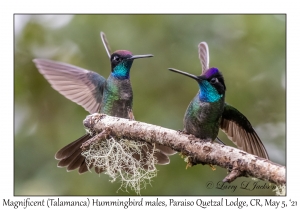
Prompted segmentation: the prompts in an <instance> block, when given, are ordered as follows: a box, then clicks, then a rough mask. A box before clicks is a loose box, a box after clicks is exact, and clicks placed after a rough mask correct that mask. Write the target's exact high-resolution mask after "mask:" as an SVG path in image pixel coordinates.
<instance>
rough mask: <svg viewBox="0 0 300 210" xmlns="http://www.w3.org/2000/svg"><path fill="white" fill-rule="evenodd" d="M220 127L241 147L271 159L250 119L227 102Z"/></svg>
mask: <svg viewBox="0 0 300 210" xmlns="http://www.w3.org/2000/svg"><path fill="white" fill-rule="evenodd" d="M220 127H221V129H222V130H223V131H224V132H225V133H226V134H227V136H228V138H229V139H231V140H232V141H233V143H234V144H236V145H237V147H238V148H239V149H242V150H244V151H246V152H248V153H251V154H254V155H257V156H259V157H262V158H266V159H269V156H268V153H267V150H266V148H265V147H264V145H263V143H262V142H261V140H260V138H259V137H258V135H257V133H256V132H255V130H254V129H253V127H252V125H251V124H250V122H249V121H248V119H247V118H246V117H245V116H244V115H243V114H242V113H240V112H239V111H238V110H237V109H235V108H234V107H232V106H230V105H228V104H226V103H225V106H224V112H223V115H222V119H221V123H220Z"/></svg>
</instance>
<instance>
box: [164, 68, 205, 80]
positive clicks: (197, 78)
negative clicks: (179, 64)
mask: <svg viewBox="0 0 300 210" xmlns="http://www.w3.org/2000/svg"><path fill="white" fill-rule="evenodd" d="M168 69H169V70H170V71H173V72H175V73H179V74H182V75H185V76H188V77H190V78H193V79H195V80H196V81H199V79H200V78H199V77H197V76H195V75H193V74H190V73H187V72H184V71H180V70H178V69H173V68H168Z"/></svg>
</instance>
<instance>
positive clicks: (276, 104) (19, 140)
mask: <svg viewBox="0 0 300 210" xmlns="http://www.w3.org/2000/svg"><path fill="white" fill-rule="evenodd" d="M14 30H15V31H14V34H15V46H14V52H15V54H14V110H15V111H14V113H15V115H14V131H15V134H14V135H15V138H14V193H15V195H135V192H133V191H130V190H129V192H123V191H118V192H117V190H118V188H119V187H120V183H118V182H114V183H111V182H110V181H109V177H107V175H105V174H101V175H100V177H99V176H98V175H97V174H96V173H95V172H94V171H93V172H92V173H85V174H83V175H79V174H78V172H77V171H72V172H66V170H65V169H64V168H57V167H56V164H57V161H56V160H55V159H54V154H55V153H56V152H57V150H58V149H60V148H61V147H63V146H65V145H66V144H68V143H69V142H71V141H73V140H75V139H77V138H78V137H80V136H82V135H83V134H84V133H85V130H84V128H83V125H82V121H83V119H85V117H86V115H88V113H87V112H86V111H85V110H84V109H83V108H82V107H80V106H79V105H77V104H75V103H73V102H71V101H69V100H68V99H66V98H64V97H63V96H62V95H60V94H59V93H58V92H56V91H55V90H54V89H52V88H51V86H50V85H49V83H48V82H47V81H46V80H45V79H44V78H43V76H42V75H40V74H39V72H38V70H37V69H36V67H35V66H34V64H33V62H32V59H34V58H48V59H52V60H57V61H62V62H66V63H70V64H73V65H77V66H80V67H83V68H86V69H89V70H93V71H96V72H98V73H99V74H101V75H103V76H104V77H108V75H109V74H110V64H109V59H108V57H107V55H106V52H105V50H104V47H103V45H102V42H101V39H100V37H99V33H100V31H103V32H105V33H106V35H107V38H108V41H109V43H110V46H111V48H112V51H115V50H117V49H126V50H130V51H131V52H132V53H133V54H148V53H151V54H153V55H154V57H153V58H149V59H140V60H136V61H134V64H133V66H132V69H131V82H132V86H133V91H134V108H133V111H134V115H135V118H136V120H139V121H143V122H147V123H151V124H155V125H159V126H163V127H166V128H171V129H175V130H179V129H182V119H183V116H184V113H185V110H186V108H187V106H188V104H189V102H190V101H191V100H192V98H193V97H194V96H195V94H196V93H197V91H198V85H197V83H196V82H195V81H193V80H191V79H189V78H187V77H184V76H180V75H178V74H175V73H172V72H169V71H168V70H167V68H169V67H173V68H177V69H181V70H184V71H187V72H190V73H193V74H198V75H199V74H200V73H201V65H200V62H199V59H198V49H197V45H198V43H199V42H201V41H206V42H207V43H208V45H209V50H210V66H214V67H218V68H219V69H220V70H221V71H222V72H223V75H224V77H225V83H226V86H227V93H226V101H227V102H228V103H229V104H231V105H233V106H234V107H236V108H237V109H238V110H239V111H241V112H242V113H243V114H244V115H246V116H247V117H248V119H249V120H250V122H251V123H252V125H253V126H254V128H255V129H256V131H257V133H258V135H259V136H260V137H261V139H262V141H263V143H264V144H265V146H266V148H267V150H268V153H269V156H270V159H271V160H272V161H273V162H276V163H279V164H282V165H286V69H285V68H286V16H285V15H15V16H14ZM219 137H220V138H221V139H222V140H223V141H224V142H225V143H226V144H228V145H232V144H231V142H230V141H229V140H228V139H227V138H226V136H225V135H224V134H223V133H222V131H220V134H219ZM157 168H158V170H159V171H158V176H157V177H155V178H154V179H153V181H152V183H151V186H150V185H148V187H147V189H145V190H142V191H141V194H142V195H274V194H275V193H274V192H273V191H272V189H254V190H250V188H251V186H252V187H253V185H254V182H255V180H252V179H251V178H239V179H238V180H236V181H234V182H233V183H231V184H225V185H224V186H227V187H228V186H237V189H236V190H232V189H223V190H221V189H217V185H218V182H219V181H221V180H222V179H223V178H224V177H225V176H226V174H227V171H226V170H225V169H223V168H220V167H216V168H217V170H215V171H213V170H212V169H211V168H210V167H209V166H207V165H205V166H203V165H197V166H194V167H192V168H188V169H186V163H185V162H184V161H183V159H182V158H181V157H180V155H179V154H176V155H174V156H172V157H171V164H169V165H167V166H157ZM256 181H257V182H258V183H257V185H264V184H265V182H263V181H260V180H256ZM243 182H244V184H245V183H249V185H248V186H249V189H248V190H246V189H241V185H242V183H243ZM208 183H213V184H214V187H213V188H212V189H208V187H207V185H208ZM266 184H267V185H266V186H268V183H266ZM265 188H266V187H265ZM251 189H252V188H251Z"/></svg>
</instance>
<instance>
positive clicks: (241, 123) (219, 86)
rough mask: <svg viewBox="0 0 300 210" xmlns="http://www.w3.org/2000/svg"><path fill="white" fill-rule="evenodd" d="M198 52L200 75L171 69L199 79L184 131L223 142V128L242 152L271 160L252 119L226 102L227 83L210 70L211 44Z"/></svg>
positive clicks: (215, 70) (215, 71) (201, 45)
mask: <svg viewBox="0 0 300 210" xmlns="http://www.w3.org/2000/svg"><path fill="white" fill-rule="evenodd" d="M198 50H199V58H200V61H201V65H202V74H201V75H200V76H195V75H193V74H190V73H186V72H184V71H180V70H177V69H174V68H169V70H170V71H173V72H176V73H179V74H182V75H185V76H187V77H190V78H192V79H194V80H196V81H197V83H198V85H199V92H198V93H197V94H196V96H195V97H194V98H193V100H192V101H191V102H190V104H189V106H188V108H187V110H186V112H185V115H184V119H183V124H184V129H183V132H184V133H187V134H193V135H194V136H196V137H198V138H200V139H207V140H211V141H214V140H216V139H217V140H219V141H221V140H220V139H219V138H218V132H219V129H222V130H223V131H224V132H225V133H226V135H227V137H228V138H229V139H230V140H232V141H233V143H234V144H235V145H237V147H238V148H239V149H241V150H244V151H246V152H248V153H251V154H253V155H257V156H259V157H262V158H265V159H269V156H268V153H267V150H266V149H265V147H264V145H263V143H262V141H261V140H260V138H259V136H258V135H257V133H256V132H255V130H254V129H253V127H252V125H251V123H250V122H249V120H248V119H247V118H246V117H245V116H244V115H243V114H242V113H241V112H239V111H238V110H237V109H236V108H234V107H233V106H231V105H229V104H227V103H226V102H225V91H226V86H225V80H224V77H223V75H222V73H221V71H219V69H218V68H215V67H211V68H209V53H208V52H209V50H208V45H207V44H206V43H205V42H201V43H200V44H199V45H198ZM221 143H222V141H221Z"/></svg>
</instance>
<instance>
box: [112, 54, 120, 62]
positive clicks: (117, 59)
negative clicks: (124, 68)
mask: <svg viewBox="0 0 300 210" xmlns="http://www.w3.org/2000/svg"><path fill="white" fill-rule="evenodd" d="M113 59H114V61H117V62H119V61H120V60H121V59H120V57H119V56H117V55H116V56H114V58H113Z"/></svg>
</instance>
